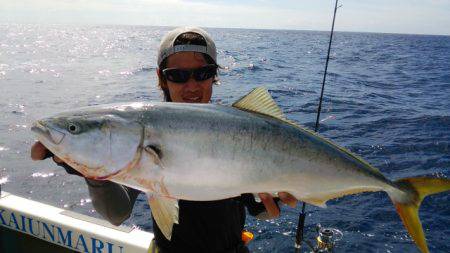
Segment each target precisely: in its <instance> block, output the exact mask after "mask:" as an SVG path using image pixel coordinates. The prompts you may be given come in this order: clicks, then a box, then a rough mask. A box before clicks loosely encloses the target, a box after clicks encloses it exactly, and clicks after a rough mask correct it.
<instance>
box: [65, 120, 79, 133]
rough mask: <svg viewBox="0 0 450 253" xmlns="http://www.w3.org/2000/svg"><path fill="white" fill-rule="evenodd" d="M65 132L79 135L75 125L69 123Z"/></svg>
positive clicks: (77, 127)
mask: <svg viewBox="0 0 450 253" xmlns="http://www.w3.org/2000/svg"><path fill="white" fill-rule="evenodd" d="M67 130H68V131H69V132H70V133H72V134H78V133H80V127H79V126H77V125H76V124H74V123H69V124H68V125H67Z"/></svg>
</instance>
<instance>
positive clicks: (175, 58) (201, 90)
mask: <svg viewBox="0 0 450 253" xmlns="http://www.w3.org/2000/svg"><path fill="white" fill-rule="evenodd" d="M205 65H207V62H206V60H205V58H204V57H203V55H202V54H201V53H196V52H178V53H175V54H173V55H171V56H169V57H168V58H167V68H180V69H195V68H200V67H203V66H205ZM213 79H214V78H210V79H207V80H205V81H196V80H195V79H194V78H193V77H192V76H191V78H189V80H188V81H187V82H186V83H174V82H171V81H169V80H167V84H166V85H167V88H168V89H169V93H170V97H171V98H172V102H184V103H209V101H210V100H211V95H212V83H213Z"/></svg>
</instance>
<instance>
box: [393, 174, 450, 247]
mask: <svg viewBox="0 0 450 253" xmlns="http://www.w3.org/2000/svg"><path fill="white" fill-rule="evenodd" d="M395 184H396V185H397V186H398V187H399V188H400V189H401V190H402V191H404V192H406V194H407V197H406V198H405V197H402V198H396V197H394V196H392V195H391V196H390V197H391V200H392V202H393V203H394V206H395V208H396V209H397V213H398V214H399V215H400V218H401V219H402V221H403V224H404V225H405V227H406V229H407V230H408V233H409V234H410V236H411V237H412V239H413V240H414V242H415V243H416V245H417V247H419V249H420V250H421V252H422V253H428V252H429V251H428V246H427V242H426V239H425V235H424V233H423V228H422V224H421V222H420V219H419V207H420V204H421V203H422V200H423V199H424V198H425V197H426V196H428V195H431V194H436V193H440V192H444V191H448V190H450V179H444V178H404V179H401V180H398V181H396V182H395Z"/></svg>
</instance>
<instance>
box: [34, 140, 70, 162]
mask: <svg viewBox="0 0 450 253" xmlns="http://www.w3.org/2000/svg"><path fill="white" fill-rule="evenodd" d="M50 156H53V154H52V153H51V152H50V151H49V150H48V149H47V148H46V147H45V146H44V145H43V144H42V143H40V142H39V141H37V142H36V143H34V144H33V146H31V159H33V161H36V160H44V159H46V158H48V157H50ZM53 161H55V163H64V161H63V160H61V159H60V158H59V157H57V156H53Z"/></svg>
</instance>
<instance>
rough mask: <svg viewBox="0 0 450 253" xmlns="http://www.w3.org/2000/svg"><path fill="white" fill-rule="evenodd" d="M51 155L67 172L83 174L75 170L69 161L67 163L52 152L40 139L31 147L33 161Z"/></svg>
mask: <svg viewBox="0 0 450 253" xmlns="http://www.w3.org/2000/svg"><path fill="white" fill-rule="evenodd" d="M49 157H53V161H54V162H55V163H56V164H58V165H59V166H61V167H63V168H64V169H65V170H66V172H67V173H69V174H72V175H78V176H82V175H81V173H79V172H78V171H76V170H74V169H73V168H72V167H70V166H69V165H68V164H67V163H65V162H64V161H63V160H61V159H60V158H59V157H57V156H55V155H54V154H53V153H52V152H50V150H48V149H47V148H46V147H45V146H44V145H42V143H40V142H39V141H37V142H36V143H34V144H33V146H32V147H31V159H33V161H37V160H44V159H47V158H49Z"/></svg>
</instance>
